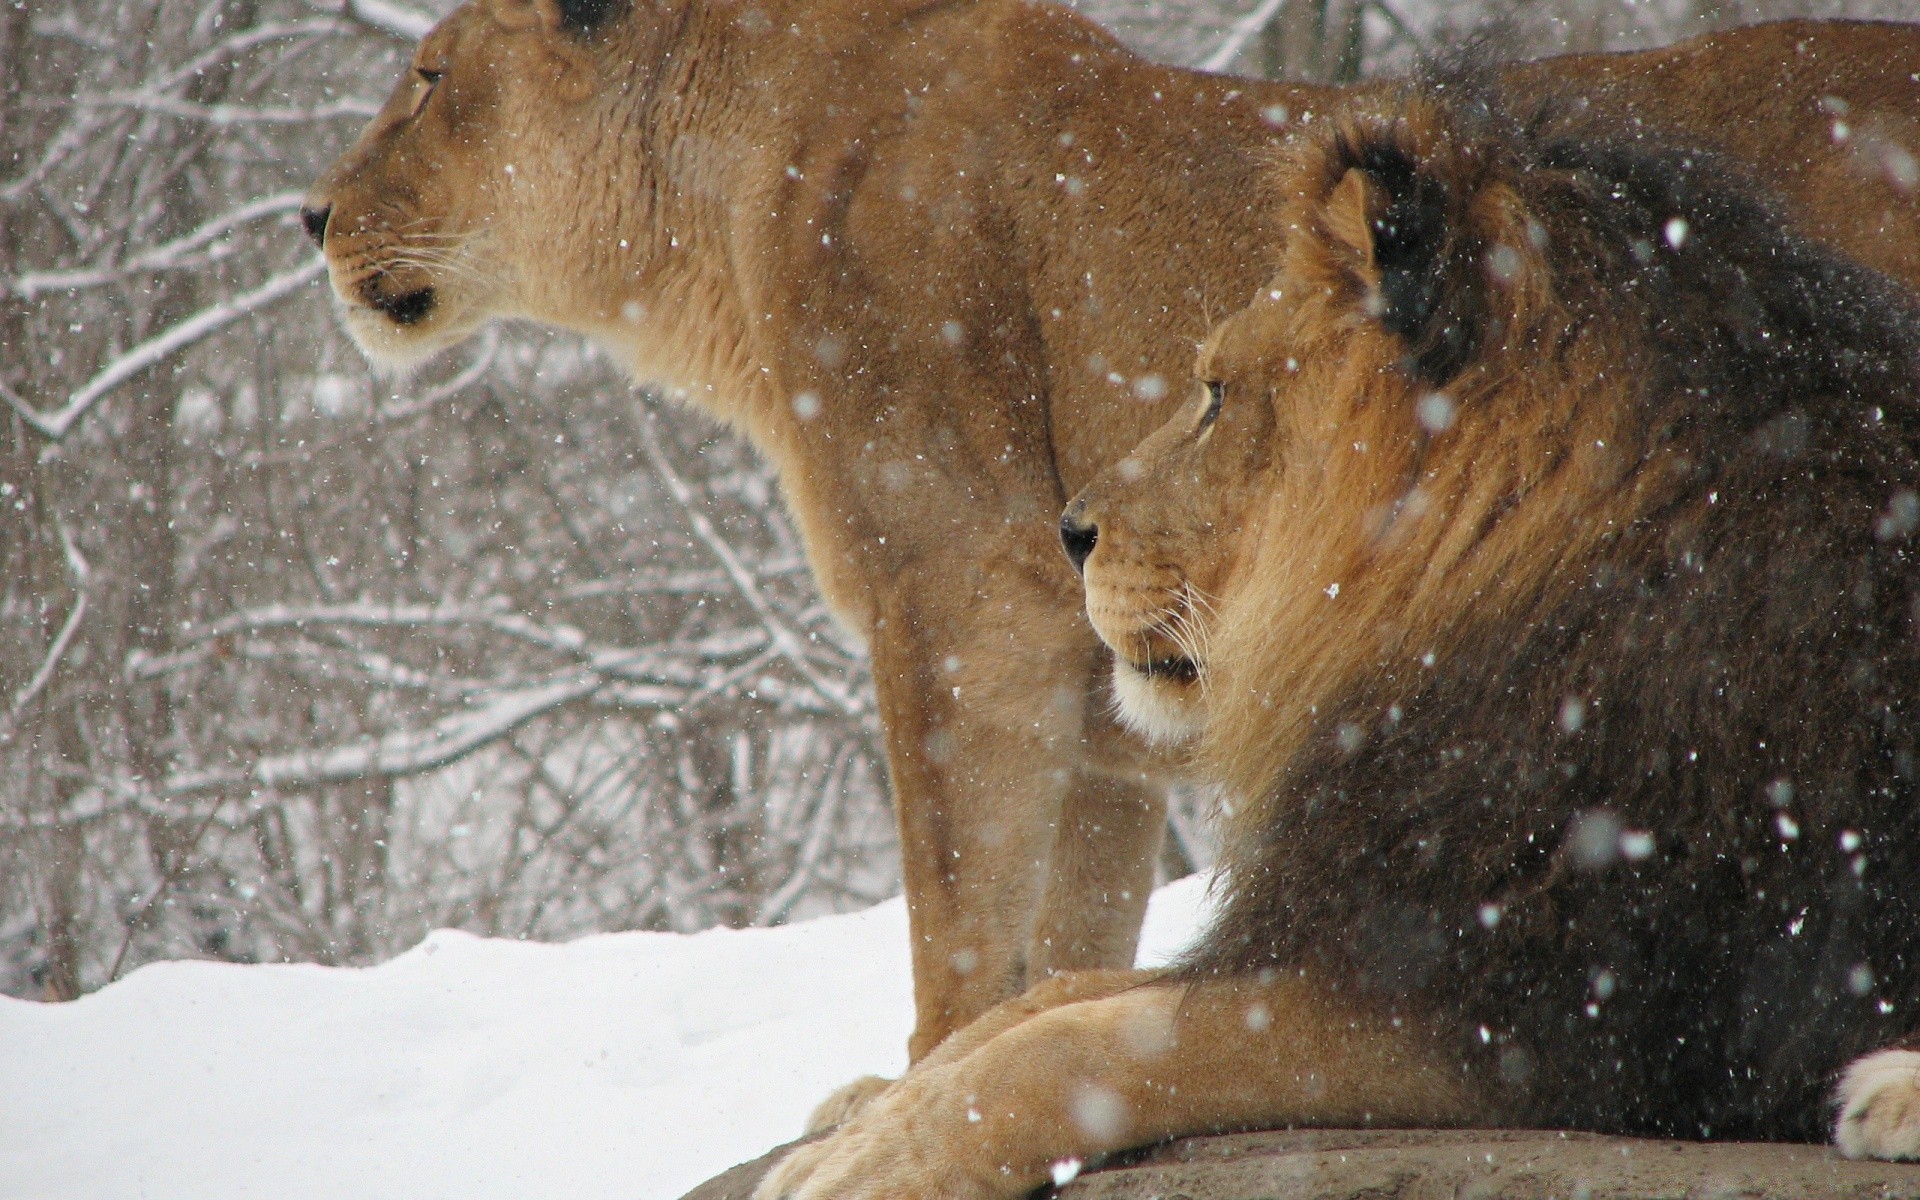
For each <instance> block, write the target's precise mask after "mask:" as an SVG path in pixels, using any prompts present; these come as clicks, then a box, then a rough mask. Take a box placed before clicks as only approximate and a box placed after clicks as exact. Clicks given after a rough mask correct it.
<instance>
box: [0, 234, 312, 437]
mask: <svg viewBox="0 0 1920 1200" xmlns="http://www.w3.org/2000/svg"><path fill="white" fill-rule="evenodd" d="M325 271H326V264H325V263H324V262H322V261H320V260H319V259H317V258H316V259H313V260H311V261H309V262H307V263H305V264H304V265H302V266H300V267H298V268H296V269H294V270H292V271H289V272H287V273H286V274H284V275H276V276H274V277H273V278H272V279H269V280H267V282H265V283H263V284H261V285H260V286H259V287H257V288H254V289H253V290H252V291H249V292H242V293H241V294H240V295H238V296H234V297H231V298H229V299H227V300H223V301H221V302H220V303H218V304H214V305H210V306H208V307H207V308H204V309H201V310H200V311H199V312H197V313H195V314H194V315H193V316H191V317H188V318H187V319H186V320H184V321H181V322H180V323H179V324H177V325H175V326H173V327H172V328H170V329H168V330H167V331H166V332H164V333H161V334H158V335H156V336H154V337H151V338H148V339H147V340H146V341H144V342H141V343H140V344H139V345H137V346H135V347H133V348H132V349H131V350H128V351H127V352H126V353H124V354H122V355H120V356H119V357H118V358H116V359H114V360H113V361H112V362H110V363H108V364H107V365H106V366H105V367H103V368H101V369H100V371H99V372H98V373H97V374H95V375H94V377H93V378H92V379H90V380H88V381H87V384H86V386H85V387H82V388H81V389H80V390H79V391H77V392H75V393H74V394H73V395H72V396H71V397H69V398H68V400H67V402H66V403H65V404H63V405H61V406H60V408H58V409H57V410H55V411H53V412H51V413H48V412H41V411H40V410H38V409H36V408H34V407H32V406H31V405H30V404H29V403H28V402H27V401H26V400H24V399H22V398H21V397H20V396H19V395H18V394H17V393H15V392H13V391H12V390H11V389H6V390H5V391H4V393H0V395H4V398H5V399H6V401H7V403H8V404H9V405H10V406H11V407H12V408H13V409H14V411H15V412H17V413H19V414H20V419H21V420H23V421H25V422H26V423H27V425H28V426H29V427H30V428H32V429H33V431H34V432H35V433H38V434H39V435H40V436H41V437H44V438H46V439H47V440H48V441H51V442H57V441H59V440H61V439H62V438H64V437H66V436H67V434H68V432H70V431H71V430H72V429H73V427H74V425H75V424H77V423H78V422H79V420H80V418H82V417H84V416H86V415H87V410H88V409H90V408H92V407H93V405H94V403H95V402H96V401H98V400H99V399H100V398H101V397H102V396H104V395H106V394H107V393H108V392H111V391H112V390H113V389H114V388H116V387H118V386H119V385H120V384H122V383H125V382H126V381H127V380H128V379H130V378H132V377H133V376H135V375H137V374H139V373H140V372H141V371H144V370H146V369H147V368H148V367H150V366H153V365H154V364H155V363H158V362H162V361H164V360H165V359H166V358H167V357H169V356H170V355H173V354H176V353H178V352H179V351H181V350H183V349H185V348H186V347H188V346H191V345H193V344H194V343H195V342H197V341H199V340H201V339H202V338H205V337H208V336H210V335H212V334H214V333H217V332H219V331H220V330H221V329H223V328H225V327H226V326H228V325H230V324H232V323H233V322H234V321H237V320H239V319H240V318H241V317H244V316H247V315H248V314H250V313H254V312H258V311H259V310H260V309H263V308H265V307H267V306H268V305H270V304H272V303H273V302H274V301H276V300H279V299H281V298H282V297H285V296H287V295H289V294H290V293H292V292H293V291H295V290H296V289H298V288H301V287H304V286H305V285H306V284H308V283H311V282H313V281H314V280H315V279H318V278H319V277H320V276H321V275H322V274H323V273H324V272H325Z"/></svg>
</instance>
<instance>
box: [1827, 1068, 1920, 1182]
mask: <svg viewBox="0 0 1920 1200" xmlns="http://www.w3.org/2000/svg"><path fill="white" fill-rule="evenodd" d="M1835 1099H1836V1100H1837V1101H1838V1104H1839V1108H1840V1116H1839V1119H1838V1120H1837V1121H1836V1122H1835V1123H1834V1127H1833V1142H1834V1145H1836V1146H1838V1147H1839V1148H1840V1153H1842V1154H1844V1155H1846V1156H1847V1157H1848V1158H1920V1053H1916V1052H1914V1051H1912V1050H1876V1051H1874V1052H1873V1053H1872V1054H1869V1055H1866V1056H1865V1057H1863V1058H1857V1059H1855V1060H1854V1061H1853V1064H1852V1065H1851V1066H1849V1067H1848V1068H1847V1073H1846V1074H1845V1075H1843V1076H1841V1078H1840V1087H1839V1090H1838V1091H1837V1092H1836V1094H1835Z"/></svg>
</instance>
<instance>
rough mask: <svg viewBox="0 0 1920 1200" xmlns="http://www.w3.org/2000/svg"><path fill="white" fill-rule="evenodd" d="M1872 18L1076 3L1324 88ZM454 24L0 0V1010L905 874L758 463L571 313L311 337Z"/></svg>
mask: <svg viewBox="0 0 1920 1200" xmlns="http://www.w3.org/2000/svg"><path fill="white" fill-rule="evenodd" d="M1900 3H1901V0H1880V2H1879V3H1878V4H1877V5H1876V4H1875V3H1873V2H1871V0H1856V2H1852V3H1846V2H1840V0H1832V2H1829V0H1653V2H1652V3H1633V2H1630V0H1538V2H1536V0H1471V2H1456V0H1253V2H1248V0H1084V3H1083V4H1082V5H1081V7H1082V8H1083V9H1084V10H1085V11H1087V12H1089V13H1090V14H1091V15H1093V16H1094V17H1096V18H1097V19H1099V20H1101V21H1102V22H1104V23H1106V24H1107V25H1109V26H1110V27H1111V28H1113V29H1114V30H1115V31H1116V32H1118V33H1119V34H1120V36H1121V37H1123V38H1124V39H1126V40H1127V41H1128V42H1130V43H1131V44H1133V45H1134V46H1136V47H1137V48H1139V49H1140V50H1142V51H1143V52H1144V53H1147V54H1149V55H1151V56H1153V57H1156V58H1159V59H1162V60H1166V61H1171V62H1179V63H1184V64H1189V65H1204V66H1207V67H1209V68H1211V69H1231V70H1237V71H1241V72H1245V73H1255V74H1270V75H1285V76H1291V77H1295V78H1303V79H1312V80H1320V81H1333V80H1347V79H1353V78H1358V77H1361V76H1365V75H1369V74H1375V73H1379V72H1383V71H1391V70H1394V69H1399V68H1404V67H1405V66H1407V65H1409V64H1410V63H1412V62H1413V61H1414V60H1415V59H1416V57H1417V56H1418V55H1419V54H1420V53H1421V52H1423V51H1425V50H1428V49H1432V48H1437V47H1445V46H1448V45H1451V44H1455V43H1457V42H1458V41H1460V40H1461V39H1463V38H1464V37H1466V36H1468V35H1469V34H1473V33H1480V34H1482V35H1483V36H1486V37H1487V38H1488V40H1490V41H1491V42H1492V44H1493V45H1495V46H1496V47H1497V48H1499V49H1500V50H1502V51H1506V52H1511V53H1514V54H1536V53H1543V52H1550V51H1554V50H1563V49H1611V48H1625V47H1631V46H1640V45H1650V44H1658V43H1661V42H1665V41H1670V40H1673V39H1674V38H1677V37H1680V36H1684V35H1686V34H1690V33H1695V32H1699V31H1702V30H1705V29H1708V28H1713V27H1718V26H1724V25H1729V24H1737V23H1743V22H1747V21H1752V20H1758V19H1764V18H1769V17H1777V16H1785V15H1795V14H1801V15H1818V16H1835V15H1899V14H1898V13H1897V12H1895V11H1894V10H1895V9H1897V8H1898V7H1899V6H1900ZM448 7H451V5H450V4H446V3H444V2H442V0H409V2H408V3H393V2H389V0H111V2H102V0H46V2H38V3H33V4H31V5H29V4H27V3H26V2H25V0H0V401H4V406H0V991H3V992H5V993H9V994H13V995H22V996H36V997H46V998H52V999H61V998H70V997H73V996H76V995H79V994H80V993H82V992H83V991H85V990H87V989H91V988H94V987H98V986H100V985H102V984H104V983H106V982H107V981H109V980H110V979H112V978H113V977H115V976H116V975H118V974H122V973H124V972H125V971H127V970H128V969H130V968H131V967H133V966H136V965H138V964H139V963H141V962H144V961H148V960H151V959H155V958H163V957H182V956H200V957H216V958H228V959H234V960H240V961H261V960H308V961H318V962H327V963H363V962H369V961H374V960H378V959H380V958H383V957H385V956H388V955H390V954H392V953H394V952H396V951H397V950H399V949H401V948H403V947H405V946H407V945H409V944H411V943H412V942H413V941H415V940H417V939H418V938H419V937H420V936H421V935H422V934H423V933H424V932H425V931H426V930H427V929H429V928H432V927H435V926H442V925H451V926H458V927H461V928H465V929H469V930H472V931H475V932H479V933H487V934H496V935H503V936H512V937H530V938H549V939H550V938H563V937H568V936H572V935H576V934H580V933H585V932H590V931H595V930H610V929H676V930H688V929H695V928H700V927H704V926H708V925H712V924H716V923H725V924H733V925H745V924H755V923H762V924H764V923H771V922H777V921H782V920H786V919H791V918H793V917H796V916H804V915H808V914H813V913H819V912H824V911H831V910H838V909H844V908H849V907H853V906H858V905H863V904H866V903H870V902H872V901H875V900H878V899H880V898H882V897H884V896H886V895H888V894H891V893H892V892H893V891H894V890H896V889H897V886H898V884H897V871H898V868H897V851H896V849H895V846H894V841H893V832H892V822H891V816H890V814H889V812H888V806H887V797H886V780H885V773H884V769H883V766H882V764H881V759H880V753H879V742H878V737H877V731H876V728H875V722H874V718H873V710H872V702H871V697H870V688H869V686H868V679H867V676H866V664H865V661H864V659H863V657H862V655H861V653H860V651H859V649H858V647H857V646H855V645H854V644H852V643H851V642H850V641H849V640H848V639H847V638H846V637H845V635H843V634H842V633H841V631H839V630H838V629H837V628H836V627H835V626H834V624H833V623H832V621H831V620H830V619H829V618H828V616H827V614H826V612H825V610H824V609H823V607H822V605H821V603H820V601H819V599H818V597H817V596H816V594H815V593H814V591H813V587H812V583H811V580H810V579H809V577H808V574H807V569H806V564H805V560H804V557H803V555H802V553H801V549H800V546H799V544H798V540H797V538H796V536H795V533H794V529H793V526H792V524H791V522H790V521H789V520H788V519H787V517H786V515H785V513H784V512H783V511H782V509H781V508H780V506H779V504H778V489H777V486H776V483H775V480H774V479H773V477H772V476H771V474H770V472H769V471H768V469H767V468H766V466H765V465H764V464H763V463H761V462H760V461H759V460H758V459H757V458H755V457H754V455H753V454H752V453H751V452H750V451H749V450H748V449H746V448H745V447H744V446H742V445H741V444H740V443H739V442H737V441H735V440H733V439H732V438H731V437H730V436H728V435H726V434H724V433H723V432H722V431H720V430H719V429H717V428H716V427H715V426H714V425H712V424H711V423H710V422H708V421H706V420H704V419H703V418H701V417H700V416H698V415H697V414H694V413H692V412H691V411H689V410H687V409H684V408H682V407H679V406H677V405H676V404H675V403H674V402H673V400H672V399H671V397H666V396H660V395H656V394H651V393H649V392H646V391H643V390H641V389H637V388H635V387H633V386H631V385H630V384H629V383H627V382H626V381H625V380H624V379H622V378H621V377H620V376H619V375H618V373H617V372H616V371H614V370H613V369H611V368H610V367H609V366H608V365H607V364H606V363H605V362H603V361H602V360H601V359H600V358H599V357H598V356H597V355H595V354H594V353H593V352H591V351H590V350H588V349H586V348H585V347H583V346H582V345H580V344H579V343H578V342H577V341H576V340H574V339H572V338H567V337H556V336H550V335H547V334H544V333H540V332H538V331H532V330H526V329H498V330H494V331H491V332H489V333H487V334H486V335H485V336H483V337H481V338H479V339H477V340H476V341H475V342H473V343H472V344H470V345H468V346H467V347H465V348H463V349H461V350H460V351H458V352H456V353H454V354H451V355H449V356H447V357H446V358H445V359H444V360H443V361H440V362H439V363H437V364H436V365H434V366H433V367H431V368H430V369H428V370H427V371H425V372H423V373H422V374H420V375H418V376H416V377H414V378H413V379H411V380H409V381H407V382H406V383H405V384H403V385H396V384H394V383H393V382H392V381H383V380H381V379H378V378H375V377H374V376H372V375H371V374H369V372H368V370H367V369H366V367H365V366H364V365H363V363H362V361H361V359H360V357H359V356H358V354H357V353H356V352H355V351H354V350H353V349H352V347H351V346H350V345H349V344H348V343H347V342H346V340H345V338H344V337H343V335H342V334H341V333H340V332H339V330H338V329H337V328H336V327H335V324H334V323H333V321H332V319H331V316H330V313H329V306H328V299H327V296H326V294H325V289H324V284H323V282H322V271H321V267H320V263H319V260H318V257H317V255H316V254H315V253H314V251H313V249H312V247H311V246H310V245H309V244H308V243H307V242H306V241H305V240H304V239H303V238H302V237H301V236H300V235H299V230H298V227H297V212H296V210H297V208H298V204H299V197H300V194H301V191H302V189H303V188H304V187H305V186H306V184H307V183H308V182H309V181H310V180H311V178H312V177H313V176H314V175H315V174H316V173H317V172H318V171H319V170H320V168H321V167H322V166H323V165H324V164H325V163H326V162H327V161H328V160H329V159H331V157H332V156H333V155H334V154H335V153H337V152H338V151H339V150H340V149H342V148H343V147H344V146H345V145H346V144H347V142H348V141H349V140H350V139H351V138H352V137H353V135H354V133H355V132H356V131H357V129H358V127H359V125H360V124H361V123H362V122H363V121H364V120H365V119H366V118H367V117H368V116H370V115H371V114H372V113H373V112H374V111H375V109H376V108H377V107H378V105H379V103H380V101H381V99H382V97H383V96H384V94H385V92H386V90H387V89H388V87H389V86H390V85H391V83H392V81H393V80H394V79H395V78H397V77H398V75H399V73H400V71H401V69H402V68H403V66H404V65H405V61H406V56H407V53H408V50H409V49H410V46H411V43H412V42H413V40H414V39H415V38H416V37H417V36H418V35H419V34H420V33H422V32H423V31H424V30H425V29H426V28H427V26H428V25H429V24H430V23H431V21H432V20H433V19H434V18H435V17H436V16H437V15H439V13H441V12H443V11H445V9H446V8H448ZM1175 827H1176V830H1175V831H1176V833H1177V834H1178V835H1179V836H1177V837H1175V838H1173V839H1171V843H1172V845H1173V847H1174V849H1173V850H1172V851H1171V852H1170V862H1169V867H1170V870H1171V871H1175V872H1177V871H1179V870H1181V869H1182V868H1183V867H1185V866H1186V865H1188V864H1191V863H1193V862H1196V861H1199V860H1203V859H1204V858H1205V838H1204V835H1203V834H1202V833H1201V832H1200V831H1199V828H1198V825H1197V821H1196V818H1195V815H1194V812H1193V807H1192V805H1191V803H1189V804H1187V805H1186V806H1184V807H1179V808H1178V811H1177V813H1176V819H1175Z"/></svg>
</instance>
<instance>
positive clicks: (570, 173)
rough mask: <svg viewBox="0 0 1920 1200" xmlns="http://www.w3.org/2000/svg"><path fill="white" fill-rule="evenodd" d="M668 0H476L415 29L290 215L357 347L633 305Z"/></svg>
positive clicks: (650, 213)
mask: <svg viewBox="0 0 1920 1200" xmlns="http://www.w3.org/2000/svg"><path fill="white" fill-rule="evenodd" d="M679 7H680V5H679V4H678V3H675V2H673V0H652V2H644V3H629V2H628V0H473V2H472V3H469V4H467V5H465V6H464V7H462V8H460V9H459V10H457V11H456V12H454V13H453V14H452V15H451V16H449V17H448V18H447V19H446V20H444V21H442V22H441V23H440V24H439V25H438V26H436V27H435V28H434V29H433V30H432V32H430V33H429V34H428V35H427V36H426V38H425V39H424V40H422V42H421V43H420V46H419V48H418V49H417V50H416V51H415V52H414V56H413V62H412V66H411V69H410V70H409V71H408V73H407V75H406V77H405V78H403V79H401V80H400V82H399V84H398V85H397V86H396V87H395V89H394V91H393V95H392V96H391V97H390V98H389V99H388V101H387V103H386V106H385V107H384V108H382V109H381V111H380V113H379V115H378V116H376V117H375V118H374V119H373V120H372V122H371V123H370V124H369V125H368V126H367V128H366V130H365V131H364V132H362V133H361V135H360V138H359V140H358V141H356V142H355V143H354V144H353V146H352V147H351V148H350V149H349V150H348V151H347V152H346V153H345V154H344V155H342V156H341V158H340V159H339V160H338V161H337V162H335V163H334V164H333V166H332V167H330V168H329V169H328V170H327V172H326V173H325V174H324V175H323V176H322V177H321V178H320V180H319V182H317V183H316V184H314V186H313V189H312V191H311V192H310V193H309V194H308V196H307V198H306V201H305V205H304V212H303V214H302V215H303V218H304V220H305V224H306V227H307V232H308V233H309V234H310V235H311V236H312V237H313V239H314V241H315V242H317V243H318V244H319V245H320V247H321V248H322V250H323V251H324V252H325V254H326V258H327V267H328V272H329V275H330V278H331V280H332V284H333V289H334V292H335V294H336V295H337V297H338V299H339V301H340V303H341V304H342V306H343V307H344V309H345V314H346V322H347V327H348V328H349V330H350V331H351V332H352V334H353V336H354V339H355V340H356V341H357V342H358V343H359V344H360V346H361V347H362V348H363V349H364V350H365V351H366V352H367V354H368V355H369V356H370V357H372V358H373V359H374V360H375V361H377V362H381V363H384V364H387V365H389V366H394V367H406V366H409V365H411V364H413V363H416V362H418V361H419V360H420V359H422V358H424V357H425V356H427V355H429V354H432V353H433V352H435V351H437V350H440V349H443V348H445V347H446V346H449V345H451V344H453V343H454V342H457V341H458V340H460V339H461V338H463V337H465V336H466V335H468V334H469V333H471V332H472V331H473V330H474V329H475V328H476V327H477V326H479V325H480V324H481V323H482V322H484V321H486V320H488V319H489V318H492V317H526V318H531V319H534V320H538V321H541V322H543V323H547V324H553V325H559V326H563V327H567V328H573V329H580V330H583V331H586V332H595V331H596V330H597V327H600V326H612V325H613V324H614V323H615V322H617V321H619V320H621V319H622V311H621V310H622V309H623V307H624V308H625V309H626V313H625V316H626V318H627V319H629V320H632V319H634V318H635V317H636V315H637V314H636V311H635V308H634V307H633V305H634V304H635V303H636V301H635V300H634V297H635V296H636V295H637V294H638V293H639V290H640V289H642V287H643V283H644V279H643V277H644V276H645V275H646V273H647V272H648V271H649V270H650V269H651V267H652V264H653V262H654V260H655V258H656V257H657V256H658V254H659V252H660V248H659V247H657V246H655V245H653V244H652V242H653V241H654V240H655V235H656V234H658V233H660V232H661V231H659V230H658V229H657V228H656V225H657V222H656V221H655V218H656V217H657V215H658V214H657V198H656V197H655V195H654V194H653V189H651V188H650V187H649V186H648V185H649V181H650V176H649V158H650V155H651V154H652V153H653V152H654V150H655V146H654V145H653V141H654V139H653V136H652V135H653V133H654V130H653V129H652V128H651V127H650V126H647V125H645V124H644V123H642V125H641V128H639V129H638V130H636V129H634V128H633V127H632V125H633V124H634V122H635V117H636V114H637V113H639V112H643V111H645V109H646V107H647V106H648V104H649V103H650V101H651V99H652V98H651V97H650V96H649V95H648V94H647V92H648V89H649V87H650V86H651V85H652V84H653V82H654V81H655V80H656V79H658V78H659V77H660V76H661V75H662V74H668V73H670V72H671V68H669V67H668V66H667V65H666V64H664V63H663V62H662V61H661V58H662V51H661V47H662V45H663V44H664V41H665V39H666V38H667V37H668V36H669V35H670V33H671V30H672V28H673V26H674V25H675V23H676V20H677V13H676V9H678V8H679ZM662 124H663V125H664V126H665V127H664V128H663V129H662V130H661V131H660V133H661V135H662V136H670V134H671V132H672V128H673V123H672V122H670V121H668V122H663V123H662ZM616 142H617V143H618V146H617V148H616V145H615V143H616ZM658 240H660V241H662V242H669V241H670V240H671V232H670V231H668V232H666V233H665V234H664V235H662V236H660V237H659V239H658Z"/></svg>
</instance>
